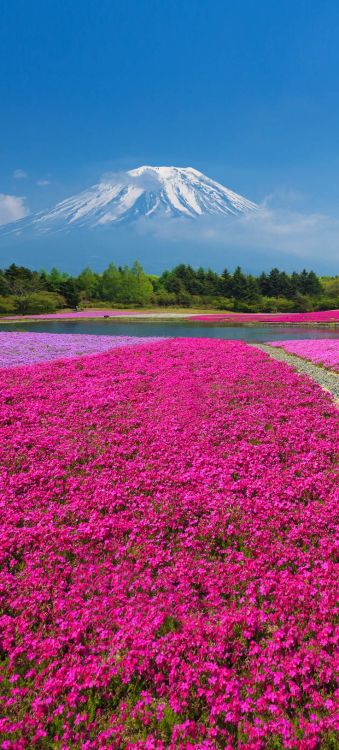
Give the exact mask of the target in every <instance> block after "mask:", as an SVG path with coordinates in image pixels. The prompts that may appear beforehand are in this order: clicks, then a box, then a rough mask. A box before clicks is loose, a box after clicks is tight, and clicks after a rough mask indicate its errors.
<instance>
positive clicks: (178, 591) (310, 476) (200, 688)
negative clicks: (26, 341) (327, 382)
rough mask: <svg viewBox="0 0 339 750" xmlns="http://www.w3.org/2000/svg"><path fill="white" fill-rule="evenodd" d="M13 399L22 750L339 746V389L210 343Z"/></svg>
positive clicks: (104, 363) (114, 361)
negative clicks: (338, 600)
mask: <svg viewBox="0 0 339 750" xmlns="http://www.w3.org/2000/svg"><path fill="white" fill-rule="evenodd" d="M0 393H1V405H0V408H1V411H0V414H1V434H0V440H1V443H0V444H1V450H2V468H1V474H0V482H1V494H0V497H1V515H0V518H1V523H2V531H1V537H0V556H1V558H0V563H1V567H0V597H1V616H0V634H1V654H2V691H1V692H2V708H1V713H2V716H3V718H2V719H1V720H0V732H1V733H2V734H1V737H2V744H0V746H1V747H2V748H3V750H25V749H26V748H39V749H44V748H47V749H49V748H58V749H60V750H61V749H62V750H73V749H79V750H80V748H85V750H99V749H100V750H101V749H102V748H113V750H121V749H122V748H127V750H128V749H131V748H136V749H138V750H165V748H169V749H170V750H177V748H184V750H189V749H190V748H191V749H192V750H193V748H194V749H195V748H200V750H214V749H217V750H218V749H219V750H221V749H222V748H223V749H225V748H227V749H228V750H232V749H234V750H235V748H243V749H244V748H253V749H254V750H261V749H263V748H291V750H292V749H293V750H294V749H295V748H296V749H297V750H317V749H318V748H334V747H335V742H336V740H335V734H334V732H335V704H334V701H335V664H334V655H335V646H336V633H335V626H334V620H335V615H336V610H335V594H336V588H337V584H336V581H337V576H336V572H337V571H336V568H335V549H336V547H335V530H336V526H335V520H336V519H335V511H336V484H335V451H336V449H337V442H338V430H337V428H338V422H337V412H336V409H335V406H334V405H333V403H332V402H331V399H330V397H329V395H328V394H327V393H325V392H324V391H322V390H321V389H320V388H319V387H318V386H317V385H316V384H315V383H313V382H312V381H311V380H309V379H308V378H306V377H302V376H300V375H298V374H297V373H296V372H295V371H294V370H293V369H292V368H290V367H288V366H287V365H286V364H284V363H281V362H277V361H275V360H272V359H270V357H269V356H268V355H266V354H264V353H263V352H261V351H259V350H257V349H255V348H251V347H248V346H247V345H246V344H244V343H242V342H229V341H216V340H214V341H211V340H208V339H203V340H197V339H194V340H193V339H190V340H187V339H186V340H185V339H181V340H170V341H166V342H160V343H152V344H145V345H143V346H135V347H125V348H118V349H116V350H114V351H109V352H106V353H103V354H99V355H97V356H91V357H82V358H78V359H72V360H68V361H67V362H66V361H59V362H54V363H46V364H40V365H36V366H34V367H20V368H16V369H8V370H2V371H1V372H0Z"/></svg>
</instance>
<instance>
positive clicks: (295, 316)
mask: <svg viewBox="0 0 339 750" xmlns="http://www.w3.org/2000/svg"><path fill="white" fill-rule="evenodd" d="M189 320H210V321H213V320H215V321H223V320H225V321H227V320H229V321H231V322H234V323H236V322H238V323H246V322H247V323H248V322H254V323H255V322H257V323H337V322H338V321H339V310H320V311H318V312H308V313H307V312H305V313H232V312H230V313H212V314H209V315H190V316H189Z"/></svg>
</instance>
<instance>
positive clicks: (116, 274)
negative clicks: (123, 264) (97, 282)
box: [101, 263, 122, 302]
mask: <svg viewBox="0 0 339 750" xmlns="http://www.w3.org/2000/svg"><path fill="white" fill-rule="evenodd" d="M121 290H122V276H121V272H120V271H119V270H118V269H117V267H116V266H115V265H114V263H110V264H109V266H108V268H106V269H105V271H104V272H103V274H102V277H101V295H102V298H103V299H104V300H109V301H111V302H114V301H115V302H118V301H119V300H120V297H121Z"/></svg>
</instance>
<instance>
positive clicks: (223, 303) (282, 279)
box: [0, 261, 339, 315]
mask: <svg viewBox="0 0 339 750" xmlns="http://www.w3.org/2000/svg"><path fill="white" fill-rule="evenodd" d="M112 306H114V307H121V308H124V307H126V308H128V307H171V306H173V307H186V308H187V307H194V308H205V309H207V308H213V309H218V310H235V311H239V312H290V311H291V312H304V311H305V312H308V311H312V310H326V309H334V308H337V307H339V277H338V276H336V277H318V276H317V275H316V274H315V273H314V272H313V271H306V270H303V271H301V272H300V273H296V272H294V273H292V274H287V273H285V271H279V270H278V268H273V269H272V270H271V271H270V273H262V274H260V276H253V275H251V274H246V273H244V272H243V271H242V270H241V268H240V267H239V266H238V267H237V268H236V269H235V271H234V273H230V272H229V271H228V270H227V269H225V270H224V271H223V272H222V273H220V274H218V273H216V272H215V271H212V270H211V269H207V270H205V269H203V268H198V269H197V270H195V269H194V268H192V267H191V266H189V265H184V264H181V265H178V266H176V267H175V268H173V269H172V270H171V271H164V273H163V274H162V275H161V276H154V275H149V274H146V273H145V272H144V270H143V268H142V266H141V265H140V263H138V262H137V261H136V262H135V263H134V264H133V265H132V267H131V268H129V267H128V266H124V267H117V266H115V265H114V264H113V263H110V264H109V266H108V267H107V268H106V269H105V270H104V271H103V272H102V273H95V272H94V271H92V269H91V268H88V267H87V268H85V269H84V270H83V271H82V272H81V273H80V274H79V275H78V276H71V275H70V274H67V273H62V272H61V271H59V270H58V269H57V268H52V270H51V271H50V272H47V271H44V270H42V271H31V270H30V269H29V268H25V267H23V266H17V265H15V264H14V263H13V264H12V265H11V266H9V268H6V269H4V270H0V314H2V315H5V314H7V315H8V314H11V313H19V314H23V315H24V314H29V313H39V312H54V311H56V310H58V309H62V308H72V309H82V308H85V307H112Z"/></svg>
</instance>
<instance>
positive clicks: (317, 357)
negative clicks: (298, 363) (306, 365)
mask: <svg viewBox="0 0 339 750" xmlns="http://www.w3.org/2000/svg"><path fill="white" fill-rule="evenodd" d="M267 343H268V344H270V346H278V347H281V349H284V350H285V351H286V352H289V354H297V356H298V357H302V358H303V359H308V360H310V362H314V364H316V365H323V366H324V367H328V368H329V369H331V370H335V371H336V372H339V338H338V339H308V340H302V339H301V340H295V341H293V340H292V341H288V340H287V341H268V342H267Z"/></svg>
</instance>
